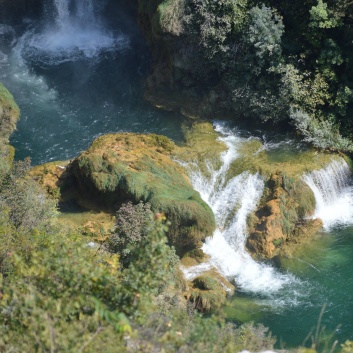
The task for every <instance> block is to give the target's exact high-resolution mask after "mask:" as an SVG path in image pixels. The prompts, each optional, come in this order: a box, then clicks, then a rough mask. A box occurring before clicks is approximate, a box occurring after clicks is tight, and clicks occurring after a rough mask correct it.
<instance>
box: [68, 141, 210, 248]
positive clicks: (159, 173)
mask: <svg viewBox="0 0 353 353" xmlns="http://www.w3.org/2000/svg"><path fill="white" fill-rule="evenodd" d="M173 149H174V144H173V142H171V141H170V140H169V139H168V138H166V137H164V136H158V135H154V134H152V135H136V134H119V135H106V136H103V137H100V138H98V139H97V140H96V141H95V142H94V143H93V144H92V146H91V148H90V149H89V150H88V151H87V152H85V153H83V154H82V155H81V156H79V157H78V158H77V159H76V160H75V161H74V162H73V164H72V167H71V168H72V171H73V174H74V175H75V177H76V180H77V183H78V185H79V186H80V189H81V192H83V193H84V194H85V195H87V196H88V197H91V198H94V199H95V200H96V202H99V203H101V204H104V205H105V206H107V207H110V208H116V207H118V206H119V204H121V203H123V202H125V201H126V200H131V201H133V202H139V201H140V200H142V201H144V202H149V203H150V204H151V207H152V210H153V211H155V212H163V213H165V215H166V216H167V218H168V220H169V221H170V222H171V226H170V230H169V234H168V237H169V241H170V242H171V244H173V245H174V246H175V247H176V249H177V251H178V253H179V254H183V253H184V252H185V251H190V250H192V249H195V248H197V247H199V245H200V242H201V240H203V239H205V237H206V236H209V235H211V234H212V233H213V230H214V227H215V220H214V216H213V213H212V211H211V209H210V208H209V207H208V205H207V204H206V203H205V202H204V201H203V200H202V199H201V197H200V195H199V193H198V192H196V191H195V190H194V189H193V188H192V186H191V185H190V183H189V181H188V179H187V177H186V175H185V174H184V170H183V168H182V167H180V165H179V164H178V163H176V162H173V161H172V160H171V158H170V157H169V154H170V151H171V150H173Z"/></svg>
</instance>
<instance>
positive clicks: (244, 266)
mask: <svg viewBox="0 0 353 353" xmlns="http://www.w3.org/2000/svg"><path fill="white" fill-rule="evenodd" d="M105 4H106V2H105V1H102V2H98V1H94V0H52V1H48V2H46V5H45V7H44V8H43V17H42V18H41V19H25V20H23V21H19V23H18V24H15V25H13V26H9V25H8V24H0V81H2V82H3V83H4V84H5V85H6V86H7V87H8V89H9V90H10V91H11V92H12V93H13V94H14V96H15V99H16V101H17V102H18V104H19V106H20V108H21V112H22V114H21V120H20V122H19V124H18V130H17V132H16V133H15V134H14V135H13V136H12V139H11V143H12V144H13V145H14V146H15V147H16V158H18V159H22V158H24V157H26V156H30V157H31V158H32V162H33V164H38V163H42V162H47V161H50V160H63V159H70V158H73V157H75V156H76V155H77V154H78V153H79V152H81V151H82V150H84V149H86V148H87V147H88V146H89V144H90V143H91V142H92V140H93V139H94V138H95V137H97V136H99V135H101V134H104V133H109V132H119V131H133V132H158V133H160V134H164V135H167V136H169V137H171V138H172V139H174V140H176V141H180V140H182V138H183V136H182V132H181V122H182V118H181V116H180V115H179V114H176V113H170V112H163V111H159V110H157V109H155V108H153V107H151V106H150V105H149V104H148V103H146V102H145V101H144V100H143V82H144V80H145V79H146V77H147V74H148V70H149V65H150V56H149V52H148V48H147V46H146V44H145V42H144V40H143V38H142V36H141V34H140V33H139V30H138V26H137V24H136V22H135V18H134V17H133V16H129V15H128V14H127V12H126V11H124V7H123V5H119V4H116V5H114V7H113V10H114V11H113V13H110V16H109V18H107V17H106V16H105V17H104V16H103V13H104V5H105ZM110 18H112V19H114V21H111V20H109V19H110ZM215 128H216V130H217V131H218V132H219V133H220V134H221V137H220V139H221V140H222V141H223V142H224V143H225V144H226V146H227V151H226V152H225V153H224V154H223V155H222V156H221V162H222V163H221V164H222V166H221V168H220V169H217V170H213V169H212V167H211V165H210V167H209V174H210V175H211V176H212V177H211V178H205V177H204V176H203V175H202V173H201V172H200V171H197V170H195V169H193V170H192V171H191V172H190V177H191V180H192V182H193V184H194V187H195V188H196V189H197V190H198V191H199V192H200V194H201V196H202V197H203V199H204V200H205V201H206V202H207V203H208V204H209V205H210V206H211V208H212V209H213V211H214V214H215V216H216V221H217V230H216V232H215V234H214V236H213V238H210V239H207V241H206V242H205V244H204V248H203V250H204V251H205V252H206V253H207V254H208V255H209V256H210V261H209V263H207V264H203V265H202V266H199V267H198V268H195V269H193V270H189V272H188V273H187V275H188V276H189V278H192V276H196V275H197V274H199V273H202V271H204V270H205V269H208V268H210V267H211V266H213V267H216V268H217V269H218V270H219V271H220V272H221V273H222V274H224V275H225V276H226V277H227V278H229V279H230V280H234V281H235V282H236V284H237V288H238V292H237V296H236V298H235V299H234V300H233V301H232V305H231V306H230V308H229V309H228V318H229V319H230V320H233V321H235V322H244V321H249V320H253V321H256V322H262V323H264V324H265V325H266V326H268V327H270V329H271V331H272V332H273V333H274V334H275V335H276V336H277V337H278V338H279V339H280V340H282V341H283V342H286V343H287V344H288V345H298V344H301V343H302V341H303V340H304V338H305V337H306V336H307V335H308V333H309V332H310V330H311V328H312V327H314V326H315V325H316V322H317V319H318V317H319V313H320V311H321V308H322V306H323V305H326V312H325V314H324V316H323V323H324V324H325V325H326V326H327V329H328V331H333V330H336V331H337V332H336V334H337V337H338V338H339V339H340V340H345V339H348V338H350V339H353V320H352V319H351V314H352V311H353V298H352V297H353V294H352V293H353V277H352V272H353V227H352V225H353V188H352V184H351V174H350V170H349V167H348V165H347V164H346V163H345V162H344V161H343V160H342V161H338V162H334V163H332V164H330V165H328V166H327V167H326V168H325V169H322V170H319V171H314V172H312V173H311V174H306V175H303V180H305V182H306V183H307V184H308V185H309V187H310V188H311V189H312V190H313V192H314V194H315V198H316V205H317V207H316V212H315V217H320V218H321V219H322V220H323V222H324V232H323V234H322V235H321V237H319V238H318V240H315V241H313V242H312V243H311V244H310V245H308V246H306V247H305V249H298V252H297V253H296V254H295V255H293V257H291V258H281V259H278V261H277V262H276V263H270V262H268V263H264V262H257V261H255V260H253V258H252V257H251V256H250V255H249V254H248V253H247V251H246V249H245V240H246V237H247V227H246V221H247V217H248V215H249V214H250V213H251V212H252V211H253V210H254V209H255V207H256V204H257V202H258V200H259V199H260V197H261V195H262V192H263V189H264V180H263V179H262V178H261V176H260V175H259V174H252V173H250V172H247V171H245V172H243V173H241V174H239V175H235V176H232V177H229V175H228V171H229V167H230V165H231V163H232V162H233V161H234V160H236V159H237V158H238V157H239V153H240V152H239V146H240V145H241V143H242V141H243V140H244V137H242V136H241V135H239V134H238V133H237V132H236V131H235V130H232V129H229V128H227V127H226V125H225V124H222V123H217V124H216V125H215ZM291 144H292V142H291V141H285V140H283V141H280V142H277V143H275V144H274V143H271V142H268V143H265V144H264V148H267V149H271V148H272V149H273V153H272V155H271V156H272V157H271V158H273V159H274V160H288V159H289V160H290V158H295V156H296V154H295V153H298V152H294V153H293V152H289V149H290V148H291V146H292V145H291ZM339 324H341V327H340V328H338V329H336V328H337V325H339Z"/></svg>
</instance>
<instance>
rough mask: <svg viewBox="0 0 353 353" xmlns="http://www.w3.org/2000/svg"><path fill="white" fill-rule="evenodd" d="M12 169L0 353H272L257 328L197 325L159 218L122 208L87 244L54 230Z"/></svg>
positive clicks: (0, 270)
mask: <svg viewBox="0 0 353 353" xmlns="http://www.w3.org/2000/svg"><path fill="white" fill-rule="evenodd" d="M28 168H29V161H24V162H19V163H15V164H14V166H13V169H12V171H11V172H9V173H7V174H3V175H2V178H1V180H2V182H1V184H0V244H1V245H0V352H75V353H76V352H97V351H104V352H107V353H108V352H161V351H164V352H183V353H184V352H185V353H188V352H190V353H191V352H205V351H207V352H237V351H239V350H241V349H243V348H245V347H248V348H250V349H254V350H257V349H262V348H272V347H273V343H274V340H273V339H272V338H271V336H269V335H268V334H267V330H266V329H265V328H263V327H262V326H253V325H251V324H248V325H245V326H243V327H241V328H236V327H235V326H234V325H232V324H225V323H224V321H223V320H222V319H221V318H216V317H211V318H208V319H207V318H202V317H201V316H200V315H199V314H197V312H196V310H195V305H192V303H190V304H187V302H186V300H185V298H184V297H183V295H182V290H183V288H184V287H185V283H184V282H183V280H182V278H181V277H180V274H179V273H178V269H177V265H178V258H177V256H176V255H175V251H174V249H172V248H170V247H169V246H168V245H167V244H166V241H167V238H166V236H165V234H166V232H167V230H168V222H166V219H165V216H164V215H163V214H156V215H154V214H153V213H152V211H151V210H150V206H149V205H148V204H143V203H138V204H137V205H133V204H131V203H127V204H123V205H122V206H121V208H120V210H119V211H118V213H117V217H116V230H115V231H113V232H112V233H111V234H110V235H109V236H108V237H105V238H104V239H103V241H104V243H100V244H99V243H92V241H91V240H92V239H91V238H87V236H84V235H83V234H81V233H80V232H79V230H78V229H74V230H73V229H71V228H68V227H65V226H63V224H62V223H58V220H57V219H56V214H57V213H58V211H57V210H56V202H55V201H54V200H53V199H50V198H48V196H47V195H46V193H45V192H44V190H42V189H41V188H40V186H39V185H38V184H37V183H36V182H35V181H34V180H33V179H32V178H31V177H30V176H29V175H28V173H27V171H28Z"/></svg>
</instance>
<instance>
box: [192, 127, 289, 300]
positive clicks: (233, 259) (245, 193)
mask: <svg viewBox="0 0 353 353" xmlns="http://www.w3.org/2000/svg"><path fill="white" fill-rule="evenodd" d="M215 128H216V130H217V131H218V132H220V133H222V135H223V136H222V137H221V138H220V140H221V141H223V142H224V143H225V144H226V146H227V148H228V149H227V151H226V152H225V153H223V154H222V156H221V160H222V166H221V168H220V169H219V170H217V171H215V170H212V167H211V165H210V164H209V165H208V168H209V173H210V175H211V178H206V177H205V176H204V175H203V174H202V173H201V171H199V170H196V171H195V165H193V168H192V171H191V172H190V177H191V180H192V183H193V186H194V188H195V189H196V190H197V191H199V192H200V194H201V196H202V198H203V199H204V200H205V201H206V202H207V203H208V204H209V205H210V207H211V208H212V210H213V212H214V214H215V217H216V223H217V229H216V231H215V233H214V235H213V237H210V238H208V239H206V242H205V244H204V246H203V250H204V252H205V253H206V254H207V255H209V256H210V260H209V263H210V264H211V265H212V266H214V267H216V268H217V269H218V271H219V272H220V273H221V274H222V275H224V276H225V277H227V278H228V279H230V280H232V279H234V280H235V282H236V284H237V285H238V287H239V288H240V289H242V290H244V291H248V292H254V293H262V294H270V293H273V292H276V291H278V290H279V289H281V288H283V287H284V286H285V285H286V284H289V283H291V282H292V281H295V278H294V277H292V276H290V275H284V274H281V273H279V272H278V271H276V270H275V269H274V268H273V267H271V266H269V265H266V264H263V263H259V262H256V261H255V260H254V259H253V258H252V257H251V256H250V255H249V253H248V252H247V251H246V249H245V243H246V239H247V236H248V233H247V224H246V221H247V217H248V216H249V214H250V213H251V212H253V211H254V210H255V208H256V205H257V203H258V201H259V199H260V197H261V196H262V193H263V189H264V181H263V179H262V178H261V177H260V175H259V174H250V173H249V172H243V173H242V174H240V175H237V176H234V177H230V178H229V176H228V175H227V173H228V171H229V167H230V166H231V164H232V162H234V160H235V159H237V158H238V156H239V154H238V152H237V151H238V147H239V145H240V144H241V143H242V142H243V141H244V139H242V138H240V137H239V136H237V135H236V134H235V133H234V132H232V131H230V130H228V129H227V128H226V127H225V126H224V125H222V124H216V127H215ZM199 267H200V265H199ZM200 268H201V267H200ZM200 268H195V272H196V273H197V275H198V274H199V273H200V271H199V270H200ZM191 273H192V269H188V273H187V276H189V277H190V278H191V277H192V276H191Z"/></svg>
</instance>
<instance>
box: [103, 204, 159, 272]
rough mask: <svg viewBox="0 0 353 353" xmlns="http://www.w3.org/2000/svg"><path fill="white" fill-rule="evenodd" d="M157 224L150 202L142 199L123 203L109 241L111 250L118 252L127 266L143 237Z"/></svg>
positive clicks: (108, 244)
mask: <svg viewBox="0 0 353 353" xmlns="http://www.w3.org/2000/svg"><path fill="white" fill-rule="evenodd" d="M155 226H156V223H155V220H154V214H153V212H152V211H151V205H150V204H149V203H146V204H144V203H143V202H142V201H140V202H139V203H138V204H137V205H133V204H132V203H131V202H128V203H125V204H123V205H122V206H121V207H120V209H119V210H118V212H117V214H116V228H115V231H114V232H113V234H112V235H111V236H110V237H109V239H108V241H107V244H106V245H107V248H108V250H109V251H111V252H114V253H118V254H119V256H120V262H121V263H122V264H123V265H124V266H127V265H128V264H129V263H130V262H131V256H132V253H133V250H134V249H135V248H136V246H137V245H138V243H140V242H141V240H142V238H143V237H145V236H146V235H147V234H148V233H149V232H150V231H151V230H153V229H154V228H155Z"/></svg>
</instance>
